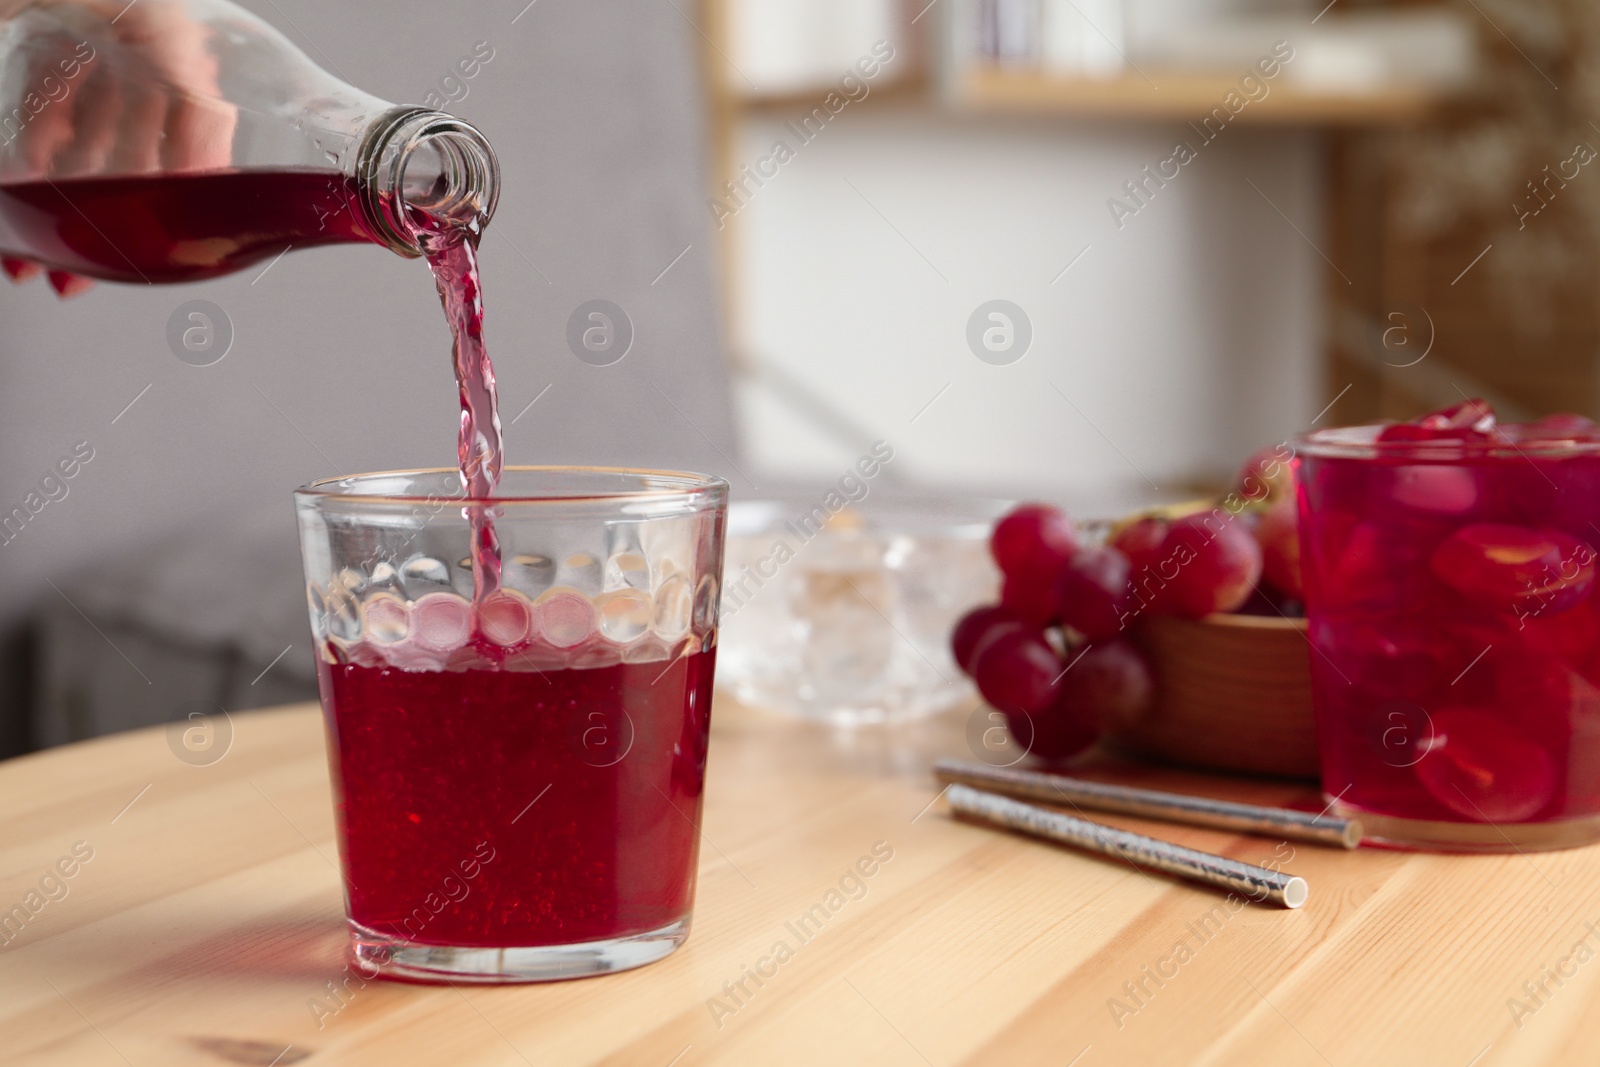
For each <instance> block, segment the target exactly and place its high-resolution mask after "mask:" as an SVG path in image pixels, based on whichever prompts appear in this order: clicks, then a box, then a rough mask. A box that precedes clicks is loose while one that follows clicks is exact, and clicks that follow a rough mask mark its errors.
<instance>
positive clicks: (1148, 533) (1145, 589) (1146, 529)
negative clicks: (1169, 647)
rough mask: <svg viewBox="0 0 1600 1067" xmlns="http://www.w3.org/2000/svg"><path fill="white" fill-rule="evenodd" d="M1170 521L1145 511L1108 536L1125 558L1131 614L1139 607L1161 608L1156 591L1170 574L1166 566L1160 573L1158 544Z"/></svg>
mask: <svg viewBox="0 0 1600 1067" xmlns="http://www.w3.org/2000/svg"><path fill="white" fill-rule="evenodd" d="M1170 525H1171V524H1170V523H1168V522H1167V520H1166V519H1163V518H1159V517H1157V516H1153V515H1149V516H1146V517H1144V518H1142V519H1139V520H1138V521H1136V522H1133V523H1130V524H1128V525H1127V526H1124V527H1123V528H1122V529H1121V530H1119V531H1117V534H1116V536H1114V537H1113V538H1112V539H1111V547H1112V548H1115V549H1116V550H1117V551H1118V552H1121V553H1122V554H1123V555H1124V556H1126V557H1127V559H1128V569H1129V582H1130V583H1131V585H1132V588H1131V589H1130V590H1129V592H1128V601H1129V603H1128V607H1129V610H1131V611H1133V612H1134V613H1135V614H1138V613H1139V612H1143V611H1148V612H1153V613H1159V612H1161V611H1162V610H1163V606H1162V604H1161V597H1160V593H1161V591H1162V590H1163V589H1164V588H1165V587H1166V584H1167V582H1168V580H1169V579H1170V577H1171V574H1170V570H1171V568H1170V567H1169V568H1168V571H1169V573H1168V574H1167V575H1166V576H1163V575H1162V572H1161V563H1162V560H1163V558H1164V557H1163V556H1162V554H1161V546H1162V545H1163V544H1164V543H1165V542H1166V539H1167V530H1168V527H1169V526H1170Z"/></svg>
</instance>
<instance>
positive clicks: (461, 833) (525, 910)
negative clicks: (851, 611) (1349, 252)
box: [296, 467, 728, 982]
mask: <svg viewBox="0 0 1600 1067" xmlns="http://www.w3.org/2000/svg"><path fill="white" fill-rule="evenodd" d="M727 493H728V487H727V483H726V482H724V481H722V480H721V479H718V478H709V477H706V476H703V475H695V474H686V473H681V472H675V471H638V470H622V469H613V468H581V467H575V468H569V467H507V468H505V469H504V470H503V471H502V472H501V479H500V484H499V487H498V489H497V491H496V493H495V495H494V496H492V497H488V496H477V495H472V494H470V493H468V492H467V491H466V490H465V488H464V486H463V479H462V476H461V474H460V472H459V471H455V470H432V471H399V472H389V473H383V474H364V475H355V476H352V477H347V478H336V479H330V480H328V481H325V482H319V483H316V484H314V485H311V486H307V487H306V488H304V489H301V490H299V491H298V493H297V494H296V503H297V508H298V512H299V517H300V535H301V548H302V552H303V555H304V558H305V570H306V594H307V598H308V602H309V605H310V609H311V627H312V631H313V633H314V635H315V637H316V640H317V650H318V664H317V667H318V673H319V680H320V683H321V690H322V704H323V713H324V721H325V723H326V726H327V733H328V763H329V770H330V777H331V779H332V782H333V795H334V807H335V819H336V822H337V828H338V834H339V852H340V857H341V861H342V862H341V867H342V870H343V873H344V886H345V906H346V911H347V915H348V918H349V927H350V939H351V946H352V952H353V953H354V956H355V960H356V963H357V965H358V966H360V967H361V969H362V970H363V972H364V973H367V974H369V975H371V974H374V973H376V974H382V975H386V976H391V977H399V978H409V979H421V980H446V981H468V982H529V981H543V980H549V979H556V978H574V977H579V976H583V975H591V974H602V973H605V972H608V971H616V970H622V969H625V968H628V967H637V966H640V965H642V964H645V963H649V962H651V961H652V960H657V959H660V958H662V957H663V956H665V955H667V954H668V953H670V952H671V951H673V949H675V948H676V947H677V946H678V945H679V944H681V943H682V942H683V941H684V939H685V938H687V937H688V934H689V924H690V918H691V911H692V909H693V904H694V885H695V873H696V861H697V859H698V855H699V842H700V816H701V791H702V789H703V786H704V781H705V767H706V744H707V738H708V726H709V721H710V711H711V689H712V672H713V665H714V664H715V662H716V646H717V609H718V604H719V600H720V585H721V575H722V551H723V529H724V525H725V522H726V515H727ZM490 529H492V531H493V533H494V543H493V547H494V552H493V553H492V558H493V560H494V562H495V563H496V566H495V567H494V568H493V570H492V571H488V572H486V568H485V567H484V563H485V562H486V559H487V558H488V557H489V556H490V555H491V554H490V553H487V552H478V551H475V549H478V548H480V547H484V546H485V544H486V542H485V540H484V535H485V531H486V530H490ZM501 564H503V565H501ZM486 577H487V578H489V579H490V583H486V582H485V578H486ZM491 583H492V588H491V591H487V592H486V591H485V585H486V584H491Z"/></svg>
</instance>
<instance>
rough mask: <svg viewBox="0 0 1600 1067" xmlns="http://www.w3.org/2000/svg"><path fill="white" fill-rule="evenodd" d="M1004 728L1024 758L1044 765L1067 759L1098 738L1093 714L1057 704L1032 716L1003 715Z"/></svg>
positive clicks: (1098, 733)
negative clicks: (1019, 747)
mask: <svg viewBox="0 0 1600 1067" xmlns="http://www.w3.org/2000/svg"><path fill="white" fill-rule="evenodd" d="M1006 727H1007V729H1009V730H1010V731H1011V737H1012V739H1013V740H1015V741H1016V742H1017V744H1019V745H1021V746H1022V748H1023V750H1024V751H1025V752H1027V753H1028V755H1030V756H1032V757H1034V758H1035V759H1038V760H1043V761H1044V762H1046V763H1055V762H1058V761H1061V760H1066V759H1071V758H1072V757H1073V756H1076V755H1077V754H1078V753H1080V752H1083V751H1084V750H1085V749H1087V748H1089V747H1090V746H1091V745H1093V744H1094V743H1095V742H1096V741H1098V740H1099V739H1100V731H1099V729H1098V727H1097V726H1096V725H1095V720H1094V716H1093V715H1089V714H1085V713H1083V712H1082V711H1080V710H1079V709H1078V708H1075V707H1071V706H1064V705H1063V703H1062V702H1060V701H1057V702H1056V703H1054V704H1052V705H1051V706H1050V707H1048V708H1046V709H1045V710H1044V711H1042V712H1037V713H1035V714H1032V715H1027V714H1023V713H1020V712H1007V713H1006Z"/></svg>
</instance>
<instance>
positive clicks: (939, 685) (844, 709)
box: [717, 487, 1009, 725]
mask: <svg viewBox="0 0 1600 1067" xmlns="http://www.w3.org/2000/svg"><path fill="white" fill-rule="evenodd" d="M841 502H842V498H841V497H839V495H838V494H837V493H832V494H830V491H829V490H827V489H822V490H819V491H816V492H813V493H810V494H806V493H798V492H797V493H785V494H783V495H780V496H774V497H769V498H767V499H762V500H747V501H736V502H734V503H733V504H732V505H731V506H730V508H729V511H728V545H727V564H726V567H725V569H724V572H723V575H724V576H723V592H722V626H721V633H720V635H719V637H718V652H717V684H718V685H719V686H722V687H724V688H726V689H727V690H728V691H730V692H731V693H732V694H733V695H734V696H735V697H737V698H738V699H739V700H740V701H742V702H743V703H746V704H749V705H752V706H755V707H759V708H766V709H770V710H772V711H776V712H781V713H784V714H788V715H795V716H800V717H803V718H808V719H815V720H820V721H825V722H830V723H835V724H841V725H855V724H860V723H876V722H894V721H903V720H908V719H918V718H922V717H924V716H928V715H934V714H937V713H939V712H941V711H946V710H949V709H951V708H954V707H958V706H964V705H969V704H970V703H971V702H972V700H973V699H974V697H975V693H974V690H973V688H972V686H971V683H969V682H968V681H967V679H966V678H965V677H964V676H963V675H962V673H961V672H960V670H958V669H957V667H956V665H955V662H954V661H953V660H952V659H951V657H950V648H949V639H950V631H951V629H952V628H953V627H954V626H955V623H956V621H957V620H958V619H959V618H960V617H961V616H962V615H963V614H965V613H966V612H967V611H969V610H971V609H972V608H974V607H977V606H978V605H979V604H983V603H991V602H993V601H995V600H997V599H998V594H997V590H998V587H999V572H998V571H997V570H996V569H995V566H994V564H993V562H991V560H990V559H989V552H988V537H989V530H990V527H991V526H992V524H993V523H994V521H995V519H997V518H999V517H1000V516H1001V515H1003V514H1004V513H1005V511H1006V509H1007V507H1008V506H1009V504H1008V503H1007V502H1005V501H998V500H982V499H972V498H959V497H941V496H932V495H918V494H907V493H901V492H890V491H888V490H886V489H885V488H882V487H880V488H876V489H874V490H873V492H872V493H871V495H869V496H867V497H864V498H863V499H861V500H860V501H859V502H855V503H848V502H844V503H843V506H842V507H837V509H836V510H834V509H831V508H830V503H831V504H833V505H838V504H840V503H841Z"/></svg>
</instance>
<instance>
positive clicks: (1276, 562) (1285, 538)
mask: <svg viewBox="0 0 1600 1067" xmlns="http://www.w3.org/2000/svg"><path fill="white" fill-rule="evenodd" d="M1255 535H1256V540H1257V541H1258V542H1260V544H1261V569H1262V573H1263V574H1265V575H1266V578H1267V581H1269V582H1271V583H1272V586H1273V588H1274V589H1276V590H1278V592H1280V593H1282V594H1284V595H1285V596H1287V597H1291V598H1293V599H1295V600H1299V599H1300V598H1301V597H1302V596H1303V595H1304V594H1303V592H1302V590H1301V586H1300V518H1299V514H1298V512H1297V510H1296V505H1295V500H1294V498H1293V497H1287V498H1284V499H1281V500H1274V501H1273V502H1272V503H1271V504H1270V505H1269V506H1268V507H1267V509H1266V510H1265V511H1263V512H1262V513H1261V517H1260V519H1259V520H1258V521H1257V522H1256V527H1255Z"/></svg>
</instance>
